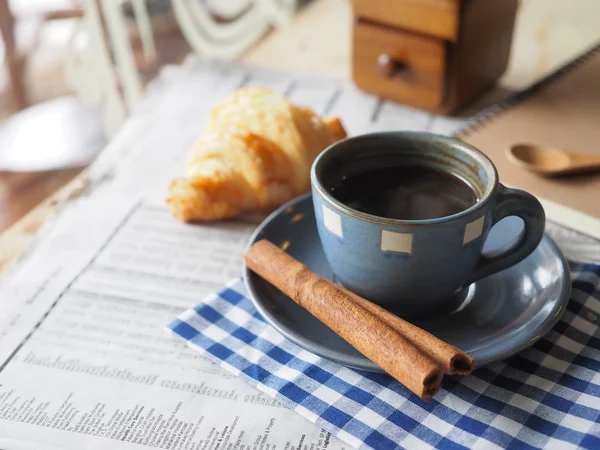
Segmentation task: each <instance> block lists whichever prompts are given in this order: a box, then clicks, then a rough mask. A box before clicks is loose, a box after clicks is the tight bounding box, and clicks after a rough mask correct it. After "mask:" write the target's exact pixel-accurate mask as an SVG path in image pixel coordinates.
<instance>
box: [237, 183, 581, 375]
mask: <svg viewBox="0 0 600 450" xmlns="http://www.w3.org/2000/svg"><path fill="white" fill-rule="evenodd" d="M521 229H522V221H521V219H518V218H513V217H509V218H506V219H504V220H502V221H501V222H499V223H498V224H497V225H496V226H495V227H494V228H493V229H492V231H491V233H490V235H489V237H488V240H487V241H486V244H485V248H484V252H486V253H487V252H493V251H494V249H498V248H501V247H502V246H504V245H506V244H507V243H508V242H512V241H514V240H515V239H518V236H519V233H520V231H521ZM260 239H267V240H269V241H271V242H273V243H274V244H276V245H278V246H280V247H282V248H285V249H286V251H287V252H288V253H289V254H290V255H292V256H293V257H294V258H296V259H297V260H299V261H301V262H302V263H303V264H305V265H306V266H308V267H309V268H310V269H311V270H313V271H314V272H316V273H318V274H320V275H322V276H325V277H327V278H329V279H334V278H333V274H332V272H331V269H330V267H329V264H328V263H327V259H326V258H325V255H324V254H323V250H322V249H321V244H320V242H319V236H318V233H317V227H316V223H315V215H314V211H313V205H312V200H311V197H310V194H307V195H304V196H302V197H299V198H297V199H295V200H293V201H291V202H289V203H288V204H286V205H284V206H282V207H281V208H279V209H278V210H277V211H275V212H274V213H273V214H271V215H270V216H269V217H268V218H267V219H266V220H265V221H264V222H263V223H262V224H261V225H260V226H259V228H258V229H257V230H256V233H255V234H254V236H253V237H252V239H251V241H250V244H252V243H254V242H256V241H258V240H260ZM244 276H245V282H246V287H247V290H248V293H249V295H250V297H251V299H252V301H253V303H254V306H255V307H256V309H257V310H258V311H259V312H260V313H261V314H262V316H263V317H264V318H265V319H266V320H267V322H269V323H270V324H271V325H273V327H275V329H277V331H279V332H280V333H281V334H282V335H284V336H285V337H286V338H288V339H289V340H291V341H293V342H294V343H296V344H298V345H299V346H300V347H303V348H304V349H306V350H308V351H310V352H312V353H315V354H317V355H319V356H322V357H324V358H327V359H331V360H333V361H337V362H339V363H341V364H344V365H346V366H349V367H354V368H357V369H362V370H368V371H381V369H380V368H379V367H378V366H377V365H375V364H374V363H372V362H371V361H370V360H368V359H367V358H365V357H364V356H363V355H362V354H361V353H359V352H358V351H356V350H355V349H354V348H353V347H352V346H351V345H350V344H348V343H347V342H346V341H344V340H343V339H342V338H340V337H339V336H338V335H336V334H335V333H334V332H333V331H331V330H330V329H329V328H328V327H326V326H325V325H324V324H323V323H322V322H320V321H319V320H318V319H316V318H315V317H313V316H312V315H311V314H310V313H309V312H308V311H306V310H304V309H303V308H301V307H300V306H298V305H297V304H295V303H294V302H293V301H292V300H291V299H290V298H288V297H287V296H286V295H284V294H282V293H281V292H280V291H279V290H277V289H276V288H275V287H273V286H272V285H271V284H269V283H268V282H266V281H265V280H263V279H262V278H260V277H259V276H257V275H256V274H255V273H253V272H251V271H250V270H248V268H245V269H244ZM570 288H571V283H570V277H569V271H568V268H567V264H566V262H565V260H564V258H563V256H562V254H561V252H560V250H559V249H558V247H557V246H556V244H555V243H554V242H553V241H552V240H551V239H550V238H549V237H548V236H545V237H544V239H543V240H542V242H541V243H540V245H539V247H538V248H537V250H535V251H534V252H533V253H532V254H531V255H530V256H529V257H528V258H526V259H525V260H523V261H522V262H520V263H519V264H517V265H515V266H513V267H511V268H510V269H507V270H504V271H503V272H499V273H497V274H494V275H491V276H490V277H488V278H486V279H483V280H480V281H478V282H477V283H474V284H473V285H471V286H470V287H469V289H468V290H467V292H464V293H463V296H462V302H460V303H459V305H458V306H457V307H456V309H455V310H454V311H449V312H447V313H446V314H444V315H443V316H441V317H437V318H435V319H431V320H425V321H419V322H414V323H415V324H417V325H418V326H420V327H421V328H423V329H425V330H427V331H429V332H430V333H432V334H434V335H435V336H437V337H439V338H440V339H442V340H444V341H446V342H448V343H450V344H452V345H454V346H456V347H458V348H460V349H462V350H464V351H466V352H467V353H469V354H470V355H471V356H473V357H474V358H475V361H476V364H477V366H483V365H486V364H489V363H491V362H493V361H497V360H500V359H504V358H506V357H508V356H511V355H513V354H515V353H517V352H518V351H520V350H522V349H524V348H527V347H529V346H531V345H532V344H533V343H534V342H536V341H537V340H538V339H540V338H541V337H542V336H543V335H544V334H545V333H547V332H548V331H549V330H550V329H551V328H552V327H553V326H554V324H555V323H556V322H557V321H558V319H559V318H560V316H561V315H562V313H563V311H564V309H565V306H566V304H567V302H568V301H569V294H570Z"/></svg>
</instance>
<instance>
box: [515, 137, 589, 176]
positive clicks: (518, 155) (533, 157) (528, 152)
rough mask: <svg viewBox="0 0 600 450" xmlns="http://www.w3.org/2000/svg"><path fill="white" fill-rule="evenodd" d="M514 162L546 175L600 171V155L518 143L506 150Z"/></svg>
mask: <svg viewBox="0 0 600 450" xmlns="http://www.w3.org/2000/svg"><path fill="white" fill-rule="evenodd" d="M506 156H507V158H508V159H509V160H510V162H512V163H513V164H515V165H517V166H519V167H522V168H523V169H527V170H530V171H532V172H536V173H538V174H540V175H545V176H559V175H566V174H570V173H582V172H594V171H599V172H600V155H586V154H583V153H571V152H567V151H565V150H561V149H558V148H553V147H543V146H539V145H533V144H516V145H513V146H512V147H510V148H509V149H508V150H507V151H506Z"/></svg>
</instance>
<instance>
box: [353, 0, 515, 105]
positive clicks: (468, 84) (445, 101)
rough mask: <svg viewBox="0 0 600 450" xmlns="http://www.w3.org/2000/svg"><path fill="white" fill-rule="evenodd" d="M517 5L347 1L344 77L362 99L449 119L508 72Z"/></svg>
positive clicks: (484, 0)
mask: <svg viewBox="0 0 600 450" xmlns="http://www.w3.org/2000/svg"><path fill="white" fill-rule="evenodd" d="M517 5H518V0H353V9H354V11H353V14H354V24H353V43H352V47H353V49H352V77H353V79H354V82H355V83H356V84H357V85H358V86H359V87H360V88H361V89H363V90H365V91H366V92H369V93H371V94H375V95H378V96H380V97H383V98H387V99H390V100H394V101H396V102H399V103H404V104H407V105H411V106H415V107H418V108H421V109H425V110H428V111H431V112H435V113H438V114H449V113H452V112H453V111H455V110H456V109H458V108H460V107H461V106H463V105H464V104H466V103H467V102H469V101H471V100H473V99H474V98H475V97H477V96H479V95H481V94H482V93H484V92H485V91H486V90H489V89H490V88H492V87H493V86H494V84H495V83H496V81H497V79H498V78H499V77H500V76H501V75H502V74H503V73H504V71H505V70H506V66H507V64H508V57H509V53H510V46H511V41H512V34H513V25H514V20H515V14H516V11H517Z"/></svg>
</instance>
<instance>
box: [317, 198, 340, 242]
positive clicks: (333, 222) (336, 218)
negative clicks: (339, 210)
mask: <svg viewBox="0 0 600 450" xmlns="http://www.w3.org/2000/svg"><path fill="white" fill-rule="evenodd" d="M321 206H323V223H324V224H325V228H327V229H328V230H329V231H331V232H332V233H333V234H335V235H336V236H339V237H341V238H343V237H344V233H343V231H342V218H341V217H340V215H339V214H336V213H334V212H333V211H332V210H330V209H329V208H327V207H326V206H325V205H321Z"/></svg>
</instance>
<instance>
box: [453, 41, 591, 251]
mask: <svg viewBox="0 0 600 450" xmlns="http://www.w3.org/2000/svg"><path fill="white" fill-rule="evenodd" d="M457 137H459V138H461V139H462V140H464V141H465V142H467V143H469V144H471V145H473V146H474V147H476V148H478V149H479V150H481V151H483V152H484V153H486V154H487V155H488V156H489V157H490V158H491V159H492V161H493V162H494V164H495V165H496V167H497V168H498V172H499V175H500V180H501V182H502V183H503V184H504V185H506V186H510V187H515V188H520V189H523V190H526V191H528V192H530V193H532V194H533V195H535V196H536V197H538V198H539V199H540V200H541V202H542V204H543V205H544V209H545V210H546V214H547V217H548V219H549V220H551V221H554V222H556V223H559V224H560V225H563V226H566V227H569V228H572V229H575V230H577V231H580V232H583V233H585V234H588V235H590V236H592V237H595V238H598V239H600V174H586V175H577V176H570V177H564V178H554V179H552V178H543V177H541V176H539V175H535V174H533V173H531V172H528V171H526V170H524V169H521V168H518V167H516V166H514V165H513V164H512V163H510V162H509V160H508V159H507V157H506V155H505V151H506V149H507V148H509V147H510V146H511V145H513V144H515V143H535V144H541V145H548V146H553V147H558V148H563V149H565V150H570V151H573V152H577V153H590V154H600V43H599V44H597V45H595V46H594V47H592V48H591V49H590V50H588V51H587V52H585V53H584V54H583V55H581V56H580V57H578V58H577V59H576V60H574V61H572V62H571V63H570V64H567V65H566V66H564V67H563V68H562V69H560V70H558V71H557V72H555V73H554V74H552V75H550V76H549V77H547V78H545V79H544V80H542V81H541V82H539V83H537V84H535V85H533V86H532V87H531V88H529V89H527V90H525V91H524V92H521V93H519V94H517V95H515V96H513V97H511V98H509V99H508V100H506V101H505V102H503V103H501V104H498V105H494V106H493V107H491V108H490V109H488V110H486V111H484V112H483V113H482V114H481V115H480V116H479V117H477V118H475V120H474V122H473V123H472V124H471V125H470V126H468V127H467V128H465V129H463V130H461V131H459V132H458V133H457Z"/></svg>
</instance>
